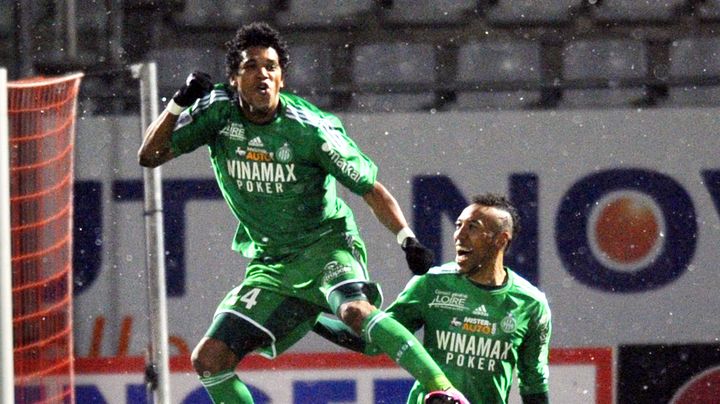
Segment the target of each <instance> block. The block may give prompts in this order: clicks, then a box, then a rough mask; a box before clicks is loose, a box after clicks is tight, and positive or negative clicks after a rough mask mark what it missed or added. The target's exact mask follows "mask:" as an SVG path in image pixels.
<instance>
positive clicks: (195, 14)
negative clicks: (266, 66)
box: [175, 0, 272, 28]
mask: <svg viewBox="0 0 720 404" xmlns="http://www.w3.org/2000/svg"><path fill="white" fill-rule="evenodd" d="M271 4H272V0H224V1H217V0H185V8H184V9H183V11H182V12H181V13H178V14H177V15H176V16H175V21H176V22H178V23H179V24H181V25H185V26H189V27H198V28H213V27H217V26H225V27H240V26H241V25H242V24H246V23H249V22H252V21H254V20H258V19H263V18H265V17H266V16H267V15H268V13H269V12H270V11H271Z"/></svg>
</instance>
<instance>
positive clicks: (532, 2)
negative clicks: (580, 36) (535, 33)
mask: <svg viewBox="0 0 720 404" xmlns="http://www.w3.org/2000/svg"><path fill="white" fill-rule="evenodd" d="M580 4H582V0H498V2H497V4H495V5H492V6H490V7H488V9H487V12H486V13H487V19H488V21H489V22H491V23H501V24H534V23H553V22H562V21H566V20H567V19H568V18H569V16H570V10H571V9H572V8H573V7H577V6H579V5H580Z"/></svg>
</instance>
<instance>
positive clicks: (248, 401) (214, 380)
mask: <svg viewBox="0 0 720 404" xmlns="http://www.w3.org/2000/svg"><path fill="white" fill-rule="evenodd" d="M200 383H202V385H203V386H204V387H205V390H207V392H208V394H209V395H210V398H211V399H212V401H213V403H215V404H236V403H237V404H252V403H254V401H253V398H252V394H250V390H248V388H247V386H246V385H245V384H243V382H241V381H240V378H238V377H237V375H236V374H235V371H233V370H227V371H225V372H221V373H216V374H214V375H212V376H208V377H202V376H201V377H200Z"/></svg>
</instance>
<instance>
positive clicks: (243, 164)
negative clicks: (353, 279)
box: [171, 84, 377, 258]
mask: <svg viewBox="0 0 720 404" xmlns="http://www.w3.org/2000/svg"><path fill="white" fill-rule="evenodd" d="M202 145H207V146H208V148H209V151H210V160H211V162H212V166H213V169H214V171H215V177H216V179H217V182H218V185H219V186H220V190H221V192H222V195H223V197H224V198H225V201H226V202H227V204H228V206H229V207H230V209H231V210H232V212H233V213H234V214H235V217H237V219H238V221H239V225H238V228H237V231H236V233H235V238H234V240H233V249H234V250H236V251H240V252H241V253H242V254H243V255H245V256H247V257H250V258H257V257H260V256H263V255H266V256H267V255H270V256H276V257H277V256H283V255H286V254H291V253H294V252H297V251H301V250H302V249H303V248H304V247H305V246H308V245H310V244H312V243H313V242H315V241H317V240H318V239H319V238H320V237H322V236H323V235H326V234H329V233H331V232H346V233H351V234H357V225H356V224H355V219H354V218H353V214H352V212H351V210H350V208H349V207H348V206H347V204H346V203H345V202H344V201H342V200H341V199H340V198H338V197H337V195H336V180H337V181H339V182H340V183H341V184H343V185H344V186H345V187H347V188H348V189H350V190H351V191H352V192H354V193H356V194H358V195H363V194H365V193H366V192H368V191H370V190H371V189H372V187H373V184H374V183H375V177H376V175H377V166H376V165H375V164H374V163H373V162H372V161H371V160H370V159H369V158H368V157H367V156H365V154H363V153H362V152H361V151H360V149H359V148H358V147H357V145H356V144H355V142H353V141H352V140H351V139H350V138H349V137H348V136H347V135H346V133H345V128H344V127H343V125H342V123H341V122H340V120H339V119H338V118H337V117H336V116H334V115H332V114H329V113H326V112H323V111H321V110H320V109H318V108H317V107H315V106H314V105H312V104H310V103H309V102H307V101H305V100H304V99H302V98H300V97H297V96H294V95H289V94H284V93H281V94H280V107H279V108H278V113H277V116H276V117H275V119H274V120H273V121H271V122H269V123H267V124H263V125H257V124H254V123H252V122H250V121H248V120H247V119H246V118H245V117H244V116H243V114H242V111H241V109H240V106H239V103H238V100H237V97H236V95H235V92H234V91H233V89H232V88H231V87H229V86H228V85H226V84H217V85H215V87H214V89H213V90H212V91H211V92H210V93H209V94H208V95H206V96H205V97H203V98H201V99H199V100H197V101H196V102H195V103H194V104H193V105H192V106H191V107H190V108H189V109H187V110H185V111H184V112H183V113H182V114H181V115H180V116H179V117H178V121H177V124H176V126H175V129H174V132H173V135H172V145H171V148H172V152H173V154H174V155H175V156H179V155H181V154H184V153H188V152H191V151H193V150H195V149H197V148H198V147H200V146H202Z"/></svg>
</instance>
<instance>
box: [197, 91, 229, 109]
mask: <svg viewBox="0 0 720 404" xmlns="http://www.w3.org/2000/svg"><path fill="white" fill-rule="evenodd" d="M229 99H230V96H228V93H227V91H225V90H221V89H213V90H212V91H210V92H209V93H208V94H205V96H203V97H201V98H198V99H197V101H195V104H194V105H195V108H193V110H192V111H193V115H194V114H196V113H197V112H200V111H202V110H205V109H207V108H208V107H209V106H210V104H212V103H213V102H216V101H226V100H229Z"/></svg>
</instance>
